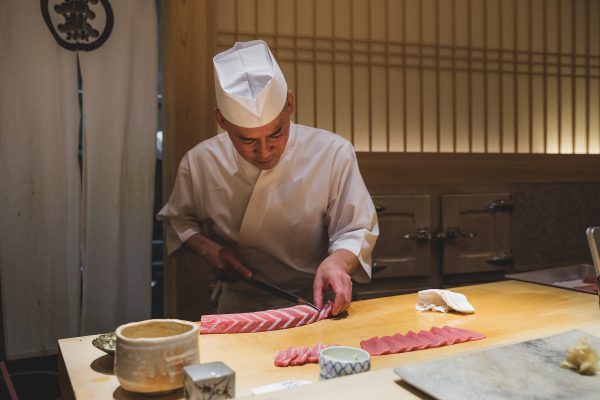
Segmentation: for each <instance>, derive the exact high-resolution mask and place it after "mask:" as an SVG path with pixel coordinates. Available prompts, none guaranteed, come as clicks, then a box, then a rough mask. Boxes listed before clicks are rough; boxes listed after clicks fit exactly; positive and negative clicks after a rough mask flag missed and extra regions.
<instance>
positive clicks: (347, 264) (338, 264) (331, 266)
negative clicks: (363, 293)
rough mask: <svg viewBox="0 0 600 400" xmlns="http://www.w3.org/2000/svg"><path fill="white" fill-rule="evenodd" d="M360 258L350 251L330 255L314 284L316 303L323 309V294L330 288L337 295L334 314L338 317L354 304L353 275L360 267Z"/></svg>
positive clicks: (318, 272) (318, 271) (340, 251)
mask: <svg viewBox="0 0 600 400" xmlns="http://www.w3.org/2000/svg"><path fill="white" fill-rule="evenodd" d="M358 264H359V262H358V258H357V257H356V256H355V255H354V254H353V253H352V252H350V251H348V250H344V249H340V250H337V251H335V252H334V253H332V254H331V255H329V257H327V258H326V259H325V260H323V262H322V263H321V265H319V268H317V273H316V274H315V280H314V283H313V292H314V302H315V305H316V306H317V307H319V308H322V307H323V292H324V291H325V290H327V289H328V288H330V289H331V290H332V291H333V293H334V294H335V300H334V302H333V307H332V311H331V312H332V314H333V315H338V314H339V313H341V312H342V311H344V310H346V309H347V308H348V307H349V306H350V303H351V302H352V279H351V278H350V273H352V272H353V271H354V270H355V269H356V268H357V267H358Z"/></svg>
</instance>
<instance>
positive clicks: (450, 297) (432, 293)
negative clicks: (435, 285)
mask: <svg viewBox="0 0 600 400" xmlns="http://www.w3.org/2000/svg"><path fill="white" fill-rule="evenodd" d="M415 309H416V310H417V311H427V310H433V311H439V312H448V310H454V311H458V312H461V313H465V314H472V313H474V312H475V307H473V306H472V305H471V303H469V301H468V300H467V296H465V295H464V294H462V293H456V292H451V291H450V290H444V289H426V290H420V291H419V292H418V293H417V304H416V306H415Z"/></svg>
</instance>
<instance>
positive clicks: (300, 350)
mask: <svg viewBox="0 0 600 400" xmlns="http://www.w3.org/2000/svg"><path fill="white" fill-rule="evenodd" d="M309 355H310V348H309V347H297V348H296V357H295V358H294V359H293V360H292V362H291V363H290V365H304V364H306V361H307V360H308V356H309Z"/></svg>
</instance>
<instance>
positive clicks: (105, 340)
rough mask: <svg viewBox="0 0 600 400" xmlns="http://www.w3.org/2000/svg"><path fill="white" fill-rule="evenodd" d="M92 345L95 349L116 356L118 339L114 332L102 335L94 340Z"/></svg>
mask: <svg viewBox="0 0 600 400" xmlns="http://www.w3.org/2000/svg"><path fill="white" fill-rule="evenodd" d="M92 344H93V345H94V347H97V348H99V349H100V350H102V351H103V352H105V353H107V354H115V349H116V347H117V337H116V336H115V333H114V332H111V333H103V334H102V335H100V336H98V337H96V338H94V340H92Z"/></svg>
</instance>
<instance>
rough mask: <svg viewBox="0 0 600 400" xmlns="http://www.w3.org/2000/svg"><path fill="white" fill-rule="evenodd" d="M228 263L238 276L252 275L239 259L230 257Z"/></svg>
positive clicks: (246, 276)
mask: <svg viewBox="0 0 600 400" xmlns="http://www.w3.org/2000/svg"><path fill="white" fill-rule="evenodd" d="M229 265H230V266H231V267H232V268H233V269H234V270H235V272H237V273H238V274H239V275H240V276H243V277H244V278H250V277H252V272H250V270H249V269H248V268H246V267H245V266H244V264H242V263H241V262H240V261H239V260H237V259H232V260H230V263H229Z"/></svg>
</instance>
